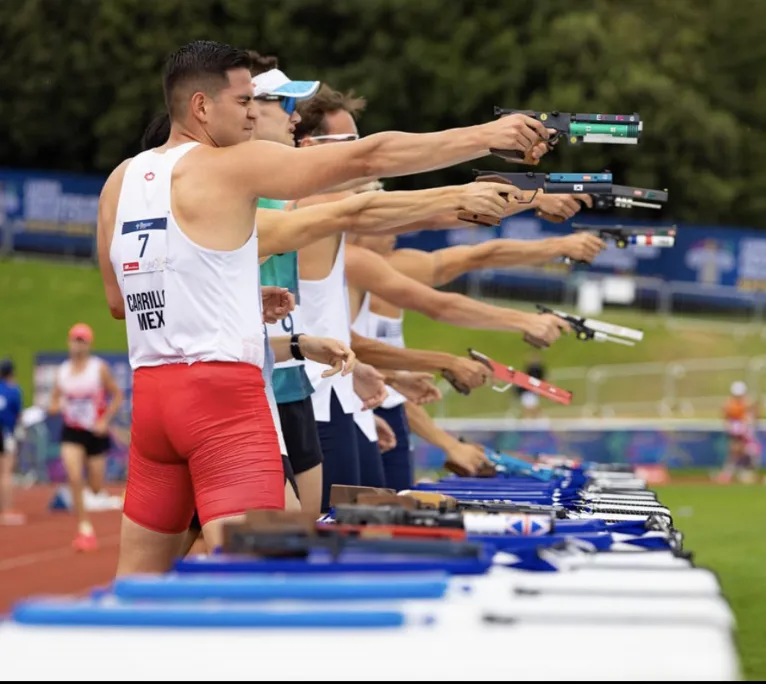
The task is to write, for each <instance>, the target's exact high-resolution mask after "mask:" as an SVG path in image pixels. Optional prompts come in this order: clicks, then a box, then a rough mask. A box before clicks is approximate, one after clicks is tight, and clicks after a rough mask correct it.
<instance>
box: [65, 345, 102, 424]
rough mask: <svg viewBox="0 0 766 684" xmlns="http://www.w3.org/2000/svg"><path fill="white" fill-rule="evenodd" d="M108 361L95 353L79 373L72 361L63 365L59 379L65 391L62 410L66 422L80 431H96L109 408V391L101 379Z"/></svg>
mask: <svg viewBox="0 0 766 684" xmlns="http://www.w3.org/2000/svg"><path fill="white" fill-rule="evenodd" d="M103 364H104V361H102V360H101V359H99V358H98V357H96V356H91V357H90V358H89V359H88V361H87V363H86V364H85V368H84V369H83V370H82V371H80V372H79V373H75V371H74V367H73V365H72V362H71V361H64V363H62V364H61V366H59V369H58V375H57V378H56V382H57V384H58V387H59V390H60V391H61V397H62V405H61V413H62V417H63V419H64V425H67V426H69V427H72V428H78V429H80V430H93V428H94V427H95V425H96V421H97V420H98V419H99V418H101V416H103V415H104V412H105V411H106V392H105V389H104V383H103V382H102V381H101V368H102V366H103Z"/></svg>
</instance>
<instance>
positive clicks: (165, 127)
mask: <svg viewBox="0 0 766 684" xmlns="http://www.w3.org/2000/svg"><path fill="white" fill-rule="evenodd" d="M169 137H170V116H169V115H168V113H167V112H162V114H157V116H155V117H154V118H153V119H152V120H151V121H150V122H149V125H148V126H147V127H146V130H145V131H144V135H143V137H142V138H141V151H142V152H145V151H146V150H152V149H154V148H155V147H162V146H163V145H164V144H165V143H166V142H167V141H168V138H169Z"/></svg>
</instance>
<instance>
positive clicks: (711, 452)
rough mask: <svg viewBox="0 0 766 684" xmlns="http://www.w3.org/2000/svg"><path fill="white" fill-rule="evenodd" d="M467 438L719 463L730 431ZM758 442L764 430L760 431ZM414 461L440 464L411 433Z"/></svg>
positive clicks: (635, 458)
mask: <svg viewBox="0 0 766 684" xmlns="http://www.w3.org/2000/svg"><path fill="white" fill-rule="evenodd" d="M461 436H462V437H464V438H465V439H466V440H468V441H472V442H475V443H479V444H484V445H486V446H488V447H491V448H493V449H496V450H498V451H514V452H518V453H522V454H527V455H529V456H536V455H538V454H555V455H566V456H568V457H570V458H579V459H582V460H584V461H597V462H599V463H630V464H633V465H654V464H661V465H664V466H667V467H668V468H710V469H711V470H715V469H718V468H720V467H721V466H722V465H723V463H724V461H725V460H726V454H727V450H728V444H729V442H728V437H727V436H726V433H725V432H724V430H723V428H721V429H718V430H717V429H715V428H714V427H712V426H711V427H710V429H701V430H700V429H696V430H684V429H683V428H677V427H673V428H671V429H668V428H663V427H662V425H661V423H660V424H658V427H656V428H652V427H650V426H649V425H645V426H642V427H636V428H612V429H602V430H599V429H598V428H594V429H592V430H591V429H582V430H565V429H564V430H548V429H544V428H543V429H539V430H524V431H519V430H513V431H511V430H480V431H479V430H476V431H470V430H464V431H462V432H461ZM758 438H759V441H760V443H761V444H763V443H764V439H766V432H765V431H760V432H759V433H758ZM414 447H415V465H416V468H419V469H435V468H441V467H443V465H444V452H443V451H442V450H441V449H437V448H436V447H434V446H432V445H430V444H427V443H425V442H423V441H422V440H421V439H419V438H414Z"/></svg>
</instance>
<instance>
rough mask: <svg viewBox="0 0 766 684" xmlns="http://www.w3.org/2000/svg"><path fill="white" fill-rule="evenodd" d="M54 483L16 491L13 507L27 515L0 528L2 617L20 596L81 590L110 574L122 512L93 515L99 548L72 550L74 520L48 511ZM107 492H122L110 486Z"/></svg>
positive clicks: (0, 607) (57, 512)
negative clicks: (23, 520)
mask: <svg viewBox="0 0 766 684" xmlns="http://www.w3.org/2000/svg"><path fill="white" fill-rule="evenodd" d="M54 489H55V488H54V487H49V486H36V487H33V488H31V489H26V490H25V489H21V490H16V492H15V495H14V508H16V509H18V510H19V512H21V513H24V514H25V515H26V516H27V523H26V524H25V525H20V526H18V527H2V526H0V615H2V614H4V613H6V612H7V611H8V610H9V609H10V607H11V606H12V605H13V603H14V602H15V601H17V600H19V599H21V598H26V597H28V596H35V595H42V594H58V595H60V594H82V593H84V592H86V591H87V590H88V589H90V588H91V587H94V586H97V585H101V584H105V583H107V582H109V581H110V580H111V579H112V578H113V577H114V571H115V568H116V567H117V548H118V544H119V534H120V517H121V512H120V511H104V512H98V513H93V514H92V517H91V520H92V522H93V527H94V528H95V529H96V535H97V538H98V543H99V548H98V550H97V551H91V552H88V553H78V552H76V551H75V550H74V549H72V540H73V539H74V534H75V528H76V523H75V519H74V517H73V516H72V515H71V514H70V513H67V512H65V511H49V510H48V503H49V502H50V500H51V497H52V496H53V492H54ZM110 493H111V494H120V493H121V490H120V489H119V488H118V489H113V488H110Z"/></svg>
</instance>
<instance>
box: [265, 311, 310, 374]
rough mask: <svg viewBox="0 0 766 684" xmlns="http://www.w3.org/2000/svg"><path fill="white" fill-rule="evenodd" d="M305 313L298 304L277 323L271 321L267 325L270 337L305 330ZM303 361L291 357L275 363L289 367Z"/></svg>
mask: <svg viewBox="0 0 766 684" xmlns="http://www.w3.org/2000/svg"><path fill="white" fill-rule="evenodd" d="M304 329H305V328H304V324H303V314H302V313H301V307H300V306H299V305H298V304H296V305H295V309H293V310H292V311H291V312H290V313H289V314H287V316H285V318H283V319H282V320H281V321H277V322H276V323H270V324H268V325H267V326H266V330H267V331H268V333H269V339H273V338H275V337H285V336H290V335H297V334H298V333H302V332H303V331H304ZM301 365H303V361H298V360H297V359H292V358H291V359H289V360H287V361H282V362H280V363H277V364H275V365H274V367H275V368H289V367H290V366H301Z"/></svg>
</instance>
